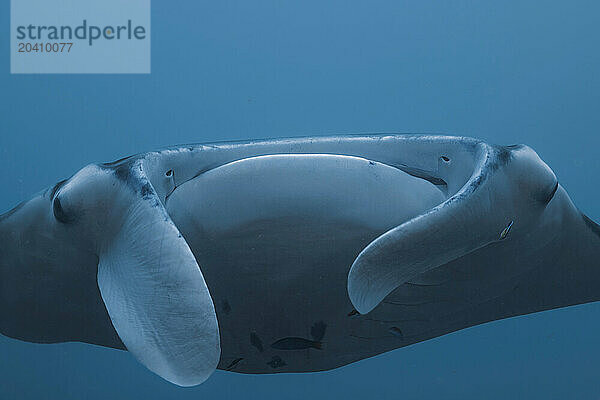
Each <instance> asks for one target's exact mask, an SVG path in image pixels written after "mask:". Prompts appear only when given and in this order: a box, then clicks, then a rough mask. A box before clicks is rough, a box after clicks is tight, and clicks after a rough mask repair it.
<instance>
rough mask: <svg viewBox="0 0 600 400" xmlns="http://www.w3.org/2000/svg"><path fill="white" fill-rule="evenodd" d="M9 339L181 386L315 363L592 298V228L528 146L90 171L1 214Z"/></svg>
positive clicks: (284, 154) (174, 153) (599, 249)
mask: <svg viewBox="0 0 600 400" xmlns="http://www.w3.org/2000/svg"><path fill="white" fill-rule="evenodd" d="M0 240H1V243H2V246H1V247H0V285H1V286H0V288H1V292H0V332H2V333H3V334H4V335H7V336H10V337H13V338H18V339H21V340H26V341H31V342H41V343H53V342H64V341H82V342H88V343H94V344H98V345H102V346H107V347H113V348H121V349H127V350H128V351H129V352H131V353H132V354H133V355H134V356H135V357H136V358H137V359H138V360H139V361H140V362H141V363H142V364H143V365H145V366H146V367H147V368H149V369H150V370H151V371H153V372H155V373H156V374H158V375H160V376H161V377H163V378H164V379H167V380H168V381H170V382H173V383H175V384H178V385H182V386H191V385H196V384H199V383H201V382H203V381H204V380H205V379H207V378H208V376H209V375H210V374H211V373H212V372H213V371H214V370H215V369H216V368H220V369H227V370H231V371H236V372H243V373H273V372H303V371H322V370H327V369H332V368H336V367H339V366H342V365H345V364H348V363H351V362H354V361H357V360H360V359H363V358H366V357H371V356H374V355H376V354H379V353H382V352H386V351H389V350H392V349H396V348H399V347H403V346H407V345H410V344H413V343H416V342H420V341H423V340H427V339H430V338H433V337H437V336H440V335H444V334H446V333H449V332H453V331H456V330H459V329H463V328H466V327H469V326H473V325H477V324H481V323H485V322H488V321H492V320H497V319H501V318H506V317H511V316H515V315H522V314H527V313H532V312H537V311H542V310H548V309H552V308H557V307H564V306H568V305H573V304H579V303H585V302H590V301H596V300H598V299H599V298H600V291H599V290H598V287H600V269H599V268H598V267H599V263H598V260H599V259H600V227H599V226H598V225H596V224H595V223H594V222H592V221H591V220H590V219H589V218H587V217H586V216H585V215H583V214H582V213H580V212H579V211H578V210H577V208H576V207H575V206H574V205H573V203H572V202H571V200H570V199H569V197H568V195H567V193H566V192H565V190H564V189H563V188H562V187H561V186H560V184H559V183H558V181H557V178H556V176H555V174H554V173H553V172H552V170H551V169H550V168H549V167H548V166H547V165H546V164H545V163H544V162H543V161H542V160H541V159H540V158H539V157H538V155H537V154H536V153H535V152H534V151H533V150H532V149H530V148H529V147H527V146H522V145H518V146H494V145H489V144H486V143H484V142H481V141H479V140H475V139H470V138H464V137H449V136H416V135H367V136H334V137H314V138H290V139H273V140H258V141H249V142H227V143H213V144H200V145H191V146H182V147H176V148H169V149H166V150H162V151H158V152H150V153H144V154H139V155H136V156H131V157H127V158H124V159H121V160H118V161H115V162H112V163H107V164H92V165H88V166H86V167H85V168H83V169H81V170H80V171H79V172H77V173H76V174H75V175H73V176H72V177H71V178H69V179H66V180H64V181H61V182H59V183H58V184H56V185H55V186H54V187H52V188H49V189H47V190H45V191H43V192H41V193H39V194H38V195H36V196H35V197H33V198H32V199H31V200H29V201H27V202H24V203H22V204H20V205H19V206H17V207H16V208H14V209H13V210H12V211H9V212H7V213H5V214H4V215H2V216H0Z"/></svg>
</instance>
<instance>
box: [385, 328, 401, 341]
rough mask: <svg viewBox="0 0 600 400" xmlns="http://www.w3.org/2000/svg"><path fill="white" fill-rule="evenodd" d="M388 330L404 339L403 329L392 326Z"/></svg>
mask: <svg viewBox="0 0 600 400" xmlns="http://www.w3.org/2000/svg"><path fill="white" fill-rule="evenodd" d="M388 332H389V333H391V334H392V335H394V336H396V337H399V338H400V339H402V340H404V334H403V333H402V330H400V328H398V327H397V326H392V327H391V328H390V329H388Z"/></svg>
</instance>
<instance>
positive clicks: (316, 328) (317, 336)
mask: <svg viewBox="0 0 600 400" xmlns="http://www.w3.org/2000/svg"><path fill="white" fill-rule="evenodd" d="M326 329H327V324H326V323H325V322H323V321H318V322H315V324H314V325H313V326H312V327H311V328H310V335H311V336H312V338H313V339H314V340H315V341H316V342H320V341H321V340H323V337H324V336H325V330H326Z"/></svg>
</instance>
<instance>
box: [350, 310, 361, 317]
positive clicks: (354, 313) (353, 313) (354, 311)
mask: <svg viewBox="0 0 600 400" xmlns="http://www.w3.org/2000/svg"><path fill="white" fill-rule="evenodd" d="M355 315H359V312H358V311H356V310H355V309H352V311H350V312H349V313H348V316H349V317H353V316H355Z"/></svg>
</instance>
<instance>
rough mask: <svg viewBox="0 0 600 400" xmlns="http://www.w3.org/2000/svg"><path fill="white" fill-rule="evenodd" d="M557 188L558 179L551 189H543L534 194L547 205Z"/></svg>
mask: <svg viewBox="0 0 600 400" xmlns="http://www.w3.org/2000/svg"><path fill="white" fill-rule="evenodd" d="M557 190H558V181H556V182H555V183H554V185H553V186H552V189H550V190H545V191H544V192H543V193H540V194H539V195H538V196H536V198H537V200H539V201H540V202H541V203H542V204H544V205H547V204H548V203H550V201H551V200H552V199H553V198H554V195H555V194H556V191H557Z"/></svg>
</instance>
